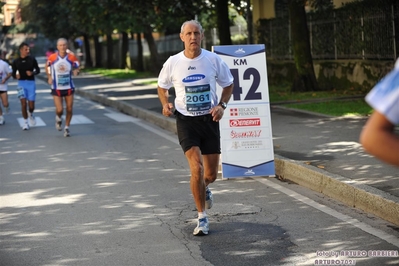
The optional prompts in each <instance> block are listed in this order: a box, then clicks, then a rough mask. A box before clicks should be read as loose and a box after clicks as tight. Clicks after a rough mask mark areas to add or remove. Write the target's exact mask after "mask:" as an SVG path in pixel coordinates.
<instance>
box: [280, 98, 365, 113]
mask: <svg viewBox="0 0 399 266" xmlns="http://www.w3.org/2000/svg"><path fill="white" fill-rule="evenodd" d="M284 106H285V107H289V108H295V109H300V110H306V111H311V112H315V113H320V114H325V115H332V116H353V115H361V116H367V115H370V114H371V112H372V108H371V107H370V106H369V105H368V104H367V103H366V102H365V101H364V100H363V99H358V100H350V101H327V102H322V103H303V104H286V105H284Z"/></svg>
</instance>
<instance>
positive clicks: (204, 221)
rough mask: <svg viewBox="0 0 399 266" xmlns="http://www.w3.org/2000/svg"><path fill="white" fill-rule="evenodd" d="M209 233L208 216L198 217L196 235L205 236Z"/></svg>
mask: <svg viewBox="0 0 399 266" xmlns="http://www.w3.org/2000/svg"><path fill="white" fill-rule="evenodd" d="M208 233H209V222H208V217H204V218H201V219H198V223H197V227H196V228H195V229H194V232H193V234H194V235H195V236H203V235H207V234H208Z"/></svg>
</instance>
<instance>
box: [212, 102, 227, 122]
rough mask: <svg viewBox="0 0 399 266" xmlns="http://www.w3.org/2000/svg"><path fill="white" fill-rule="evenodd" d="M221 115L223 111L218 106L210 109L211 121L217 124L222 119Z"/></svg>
mask: <svg viewBox="0 0 399 266" xmlns="http://www.w3.org/2000/svg"><path fill="white" fill-rule="evenodd" d="M223 114H224V109H223V107H222V106H220V105H216V106H215V107H213V108H212V109H211V115H212V117H213V121H215V122H219V121H220V119H222V117H223Z"/></svg>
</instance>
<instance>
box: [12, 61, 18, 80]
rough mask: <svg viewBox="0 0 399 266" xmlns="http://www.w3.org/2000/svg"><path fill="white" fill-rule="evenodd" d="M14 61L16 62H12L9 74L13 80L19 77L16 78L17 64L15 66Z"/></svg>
mask: <svg viewBox="0 0 399 266" xmlns="http://www.w3.org/2000/svg"><path fill="white" fill-rule="evenodd" d="M16 61H17V60H14V61H13V62H12V64H11V68H12V72H11V73H12V74H11V76H12V77H13V78H14V79H19V75H18V77H17V70H18V69H17V64H16Z"/></svg>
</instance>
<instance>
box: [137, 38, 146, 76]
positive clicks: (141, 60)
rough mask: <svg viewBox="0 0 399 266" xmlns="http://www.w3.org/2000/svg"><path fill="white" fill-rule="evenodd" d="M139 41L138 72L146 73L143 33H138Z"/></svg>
mask: <svg viewBox="0 0 399 266" xmlns="http://www.w3.org/2000/svg"><path fill="white" fill-rule="evenodd" d="M136 39H137V69H136V70H137V71H139V72H143V71H144V55H143V43H142V42H141V33H140V32H139V33H136Z"/></svg>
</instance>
